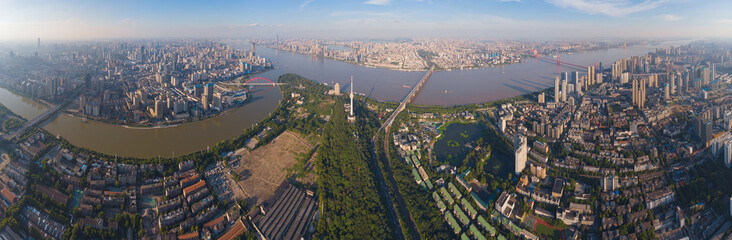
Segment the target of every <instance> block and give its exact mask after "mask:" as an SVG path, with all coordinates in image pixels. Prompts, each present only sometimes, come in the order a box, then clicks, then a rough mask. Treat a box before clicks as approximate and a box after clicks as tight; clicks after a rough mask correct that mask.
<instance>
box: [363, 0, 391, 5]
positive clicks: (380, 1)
mask: <svg viewBox="0 0 732 240" xmlns="http://www.w3.org/2000/svg"><path fill="white" fill-rule="evenodd" d="M363 3H364V4H371V5H389V4H390V3H391V0H368V1H365V2H363Z"/></svg>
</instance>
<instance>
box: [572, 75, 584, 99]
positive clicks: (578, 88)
mask: <svg viewBox="0 0 732 240" xmlns="http://www.w3.org/2000/svg"><path fill="white" fill-rule="evenodd" d="M584 79H585V77H582V78H579V79H576V80H575V83H574V87H575V90H574V91H575V92H577V96H582V81H583V80H584Z"/></svg>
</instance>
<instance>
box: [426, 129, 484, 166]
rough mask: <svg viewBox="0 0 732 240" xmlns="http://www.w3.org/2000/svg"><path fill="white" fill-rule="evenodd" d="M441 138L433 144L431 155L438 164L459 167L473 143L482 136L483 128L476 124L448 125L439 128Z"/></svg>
mask: <svg viewBox="0 0 732 240" xmlns="http://www.w3.org/2000/svg"><path fill="white" fill-rule="evenodd" d="M440 130H441V131H442V136H441V137H440V139H439V140H437V142H435V145H434V149H433V151H432V152H433V153H434V154H435V160H437V162H438V163H440V164H444V163H449V164H451V165H453V166H460V165H461V164H462V162H463V160H464V159H465V156H467V155H468V153H469V152H470V150H472V149H473V147H474V142H475V140H477V139H478V138H480V137H481V136H482V135H483V127H482V126H480V125H479V124H476V123H470V124H461V123H454V124H448V125H447V126H446V127H440Z"/></svg>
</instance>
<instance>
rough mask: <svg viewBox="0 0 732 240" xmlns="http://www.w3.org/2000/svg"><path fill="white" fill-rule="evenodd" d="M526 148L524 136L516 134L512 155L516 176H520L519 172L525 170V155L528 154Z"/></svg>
mask: <svg viewBox="0 0 732 240" xmlns="http://www.w3.org/2000/svg"><path fill="white" fill-rule="evenodd" d="M528 152H529V151H528V147H527V146H526V136H524V135H523V134H520V133H516V136H515V137H514V139H513V153H514V154H515V157H514V158H515V161H514V162H515V164H516V165H515V169H514V171H515V172H516V174H520V173H521V171H523V170H524V168H526V155H527V154H528Z"/></svg>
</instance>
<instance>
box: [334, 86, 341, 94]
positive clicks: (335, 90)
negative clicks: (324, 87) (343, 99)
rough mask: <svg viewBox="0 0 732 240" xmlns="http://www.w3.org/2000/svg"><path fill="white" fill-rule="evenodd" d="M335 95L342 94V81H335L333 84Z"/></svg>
mask: <svg viewBox="0 0 732 240" xmlns="http://www.w3.org/2000/svg"><path fill="white" fill-rule="evenodd" d="M333 95H336V96H338V95H341V84H340V83H335V84H334V85H333Z"/></svg>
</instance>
